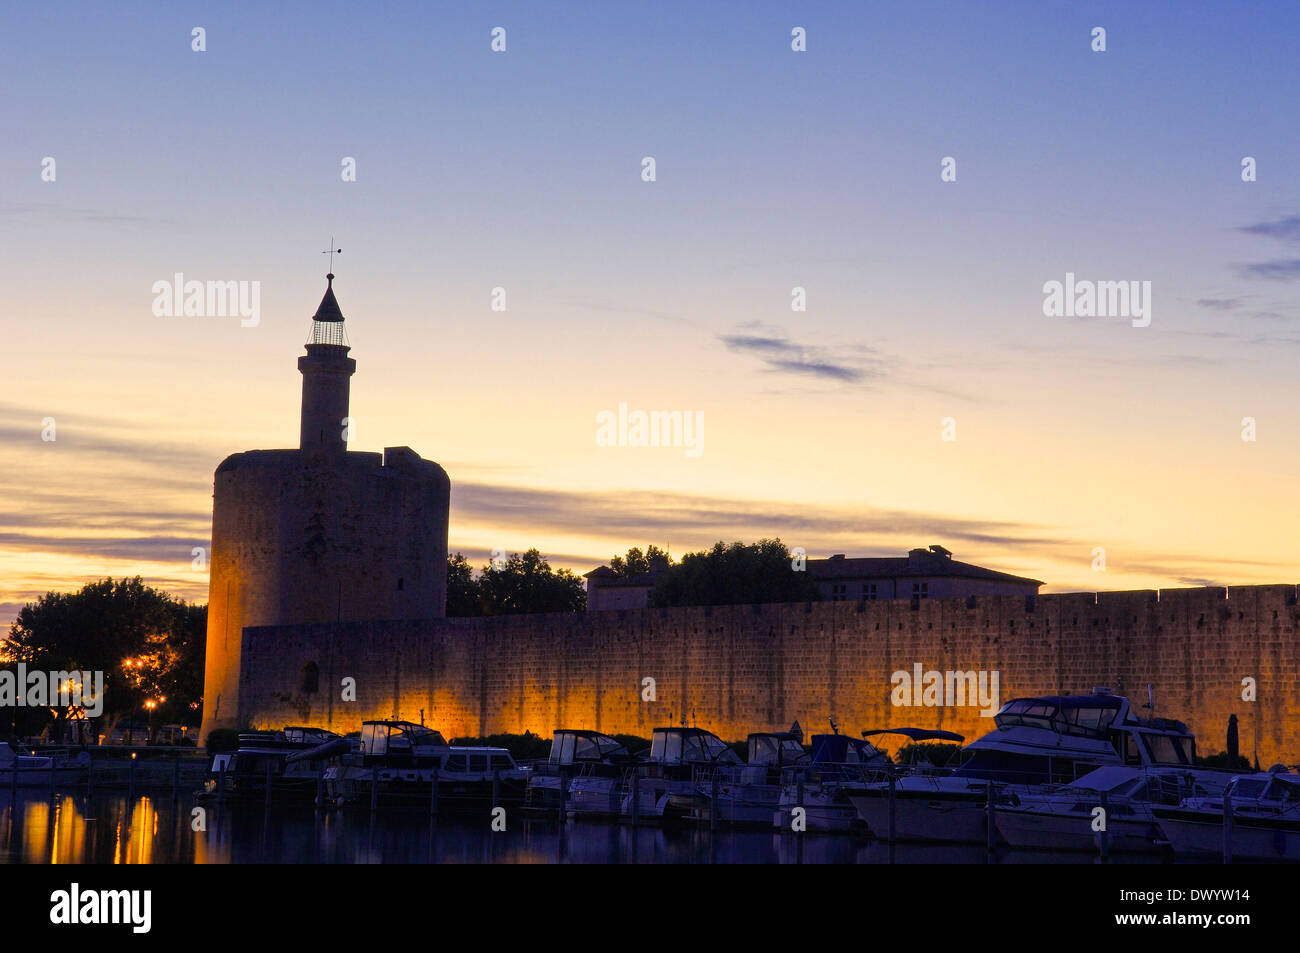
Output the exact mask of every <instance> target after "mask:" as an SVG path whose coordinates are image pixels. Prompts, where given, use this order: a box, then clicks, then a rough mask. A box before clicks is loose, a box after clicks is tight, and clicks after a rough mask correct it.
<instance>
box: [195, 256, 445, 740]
mask: <svg viewBox="0 0 1300 953" xmlns="http://www.w3.org/2000/svg"><path fill="white" fill-rule="evenodd" d="M333 279H334V276H333V275H332V274H331V275H329V276H328V280H329V284H328V286H327V288H326V291H325V296H324V297H323V298H322V299H321V303H320V307H319V308H318V309H317V311H316V314H315V316H314V317H313V319H312V334H311V339H310V340H309V341H308V342H307V354H306V356H304V357H300V358H299V359H298V369H299V370H300V371H301V372H302V375H303V378H302V421H301V436H300V445H299V448H298V449H297V450H251V451H248V452H246V453H237V454H234V455H233V456H230V457H227V458H226V459H225V460H224V461H222V463H221V465H220V466H219V467H217V472H216V478H215V487H214V493H213V505H212V549H211V559H210V561H209V567H210V572H211V575H210V579H209V583H208V644H207V667H206V671H205V675H204V692H203V727H202V728H201V730H200V732H201V733H200V739H201V741H200V743H201V744H206V742H207V737H208V733H209V732H210V731H212V730H213V729H214V728H238V727H242V726H243V723H242V722H241V716H240V707H239V682H240V676H241V668H240V654H241V652H240V649H241V645H242V636H243V630H244V629H245V628H246V627H250V626H267V625H290V624H295V623H307V622H356V621H366V620H380V619H434V618H441V617H442V616H443V614H444V612H445V609H446V602H447V516H448V510H449V504H450V495H451V482H450V481H449V480H448V478H447V474H446V472H445V471H444V470H443V469H442V467H440V466H438V464H436V463H433V462H432V461H429V460H424V459H421V458H420V456H419V455H418V454H416V453H415V452H414V451H413V450H411V449H409V448H407V447H388V448H386V449H385V450H384V452H383V454H378V453H362V452H356V451H349V450H348V448H347V439H348V431H349V430H350V427H349V421H348V397H349V388H350V381H351V377H352V374H353V372H354V371H355V370H356V366H357V363H356V361H355V360H353V359H352V358H350V357H349V356H348V351H349V350H350V348H349V347H348V344H347V339H346V336H345V334H344V330H343V313H342V311H341V310H340V309H339V305H338V301H337V300H336V299H335V297H334V287H333V285H334V280H333ZM246 677H249V678H254V679H255V678H256V677H257V673H255V672H249V673H246ZM321 690H322V691H330V690H332V688H331V686H321Z"/></svg>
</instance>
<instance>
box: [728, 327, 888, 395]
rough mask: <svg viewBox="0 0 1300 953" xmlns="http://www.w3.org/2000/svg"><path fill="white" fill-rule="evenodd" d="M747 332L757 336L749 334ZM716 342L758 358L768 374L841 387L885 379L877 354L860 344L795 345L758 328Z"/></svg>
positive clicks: (778, 333)
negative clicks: (813, 379) (806, 379)
mask: <svg viewBox="0 0 1300 953" xmlns="http://www.w3.org/2000/svg"><path fill="white" fill-rule="evenodd" d="M751 329H753V330H754V331H756V332H757V333H751ZM718 340H719V341H721V342H722V344H723V345H724V346H725V347H726V348H727V349H728V350H729V351H733V352H735V353H737V354H748V355H750V356H753V357H758V358H759V359H761V360H762V362H763V365H764V367H765V368H766V369H767V371H769V372H772V373H778V374H792V375H796V376H799V377H811V378H815V379H818V380H826V381H834V382H836V383H843V384H862V383H868V382H871V381H875V380H879V379H880V378H882V377H884V376H885V370H884V364H885V361H884V359H883V357H882V355H881V354H880V352H878V351H877V350H875V349H874V348H870V347H866V346H864V345H861V344H848V345H839V346H823V345H806V344H799V343H797V342H795V341H791V340H790V339H789V338H788V337H786V335H785V334H784V333H782V332H780V331H774V330H770V329H764V328H762V326H761V325H746V326H745V328H744V329H743V330H742V331H740V332H737V333H732V334H720V335H718Z"/></svg>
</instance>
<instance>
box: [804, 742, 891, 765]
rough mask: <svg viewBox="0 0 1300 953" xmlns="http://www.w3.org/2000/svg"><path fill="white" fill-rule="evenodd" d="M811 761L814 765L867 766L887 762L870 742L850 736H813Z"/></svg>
mask: <svg viewBox="0 0 1300 953" xmlns="http://www.w3.org/2000/svg"><path fill="white" fill-rule="evenodd" d="M812 759H813V762H814V763H815V764H868V763H876V762H880V763H883V762H884V761H886V760H887V759H886V758H885V756H884V754H882V753H881V751H880V749H878V748H877V747H876V746H875V745H873V744H872V743H871V742H869V741H863V740H862V739H861V738H854V737H852V736H851V735H813V736H812Z"/></svg>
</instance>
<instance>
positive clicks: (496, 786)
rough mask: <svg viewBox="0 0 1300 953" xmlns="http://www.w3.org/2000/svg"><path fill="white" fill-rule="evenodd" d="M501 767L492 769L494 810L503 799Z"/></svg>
mask: <svg viewBox="0 0 1300 953" xmlns="http://www.w3.org/2000/svg"><path fill="white" fill-rule="evenodd" d="M500 796H501V769H500V768H493V769H492V810H494V811H495V810H496V808H497V802H498V801H499V800H500V799H501V798H500Z"/></svg>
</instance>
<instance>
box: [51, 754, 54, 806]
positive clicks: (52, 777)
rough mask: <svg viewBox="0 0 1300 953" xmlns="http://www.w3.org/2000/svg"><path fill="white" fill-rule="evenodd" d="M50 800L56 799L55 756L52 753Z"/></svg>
mask: <svg viewBox="0 0 1300 953" xmlns="http://www.w3.org/2000/svg"><path fill="white" fill-rule="evenodd" d="M50 800H51V801H53V800H54V756H53V755H50Z"/></svg>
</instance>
